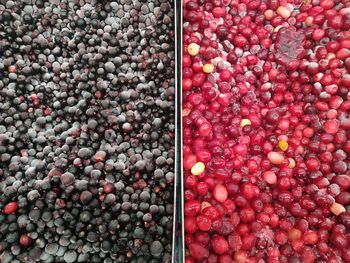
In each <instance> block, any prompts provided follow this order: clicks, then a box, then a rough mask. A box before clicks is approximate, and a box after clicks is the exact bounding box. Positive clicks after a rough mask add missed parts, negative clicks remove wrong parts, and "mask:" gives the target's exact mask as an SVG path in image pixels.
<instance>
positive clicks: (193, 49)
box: [187, 43, 199, 56]
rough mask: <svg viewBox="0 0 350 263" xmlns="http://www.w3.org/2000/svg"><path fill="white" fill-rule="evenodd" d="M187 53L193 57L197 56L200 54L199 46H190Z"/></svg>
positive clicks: (192, 44) (194, 44)
mask: <svg viewBox="0 0 350 263" xmlns="http://www.w3.org/2000/svg"><path fill="white" fill-rule="evenodd" d="M187 52H188V54H190V55H191V56H196V55H197V54H198V53H199V45H197V44H196V43H191V44H189V45H188V47H187Z"/></svg>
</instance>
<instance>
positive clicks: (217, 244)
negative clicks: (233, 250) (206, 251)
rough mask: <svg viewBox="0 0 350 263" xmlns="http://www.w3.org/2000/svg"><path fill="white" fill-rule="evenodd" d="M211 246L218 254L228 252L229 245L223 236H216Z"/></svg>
mask: <svg viewBox="0 0 350 263" xmlns="http://www.w3.org/2000/svg"><path fill="white" fill-rule="evenodd" d="M211 246H212V247H213V250H214V251H215V253H217V254H223V253H225V252H227V251H228V249H229V245H228V242H227V240H226V239H225V238H224V237H223V236H219V235H217V236H214V237H213V238H212V240H211Z"/></svg>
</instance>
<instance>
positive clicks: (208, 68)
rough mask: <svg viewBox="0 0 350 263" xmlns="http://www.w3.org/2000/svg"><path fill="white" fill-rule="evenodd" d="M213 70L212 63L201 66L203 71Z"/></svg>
mask: <svg viewBox="0 0 350 263" xmlns="http://www.w3.org/2000/svg"><path fill="white" fill-rule="evenodd" d="M213 71H214V65H213V64H204V66H203V72H204V73H207V74H209V73H212V72H213Z"/></svg>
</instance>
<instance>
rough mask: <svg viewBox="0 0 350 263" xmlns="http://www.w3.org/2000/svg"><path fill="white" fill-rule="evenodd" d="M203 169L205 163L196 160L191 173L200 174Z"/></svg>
mask: <svg viewBox="0 0 350 263" xmlns="http://www.w3.org/2000/svg"><path fill="white" fill-rule="evenodd" d="M204 169H205V164H204V163H202V162H197V163H195V165H193V166H192V168H191V174H193V175H200V174H201V173H203V172H204Z"/></svg>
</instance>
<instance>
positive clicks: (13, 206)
mask: <svg viewBox="0 0 350 263" xmlns="http://www.w3.org/2000/svg"><path fill="white" fill-rule="evenodd" d="M17 210H18V204H17V202H10V203H8V204H7V205H5V207H4V214H6V215H10V214H13V213H15V212H16V211H17Z"/></svg>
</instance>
